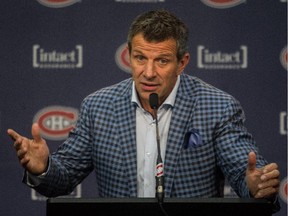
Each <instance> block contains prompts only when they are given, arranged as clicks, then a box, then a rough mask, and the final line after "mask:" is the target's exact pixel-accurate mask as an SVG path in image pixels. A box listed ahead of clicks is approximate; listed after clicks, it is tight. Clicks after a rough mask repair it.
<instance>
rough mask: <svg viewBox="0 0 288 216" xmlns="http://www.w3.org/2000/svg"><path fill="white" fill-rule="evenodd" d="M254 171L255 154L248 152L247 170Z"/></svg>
mask: <svg viewBox="0 0 288 216" xmlns="http://www.w3.org/2000/svg"><path fill="white" fill-rule="evenodd" d="M255 169H256V154H255V152H250V153H249V155H248V165H247V170H248V171H253V170H255Z"/></svg>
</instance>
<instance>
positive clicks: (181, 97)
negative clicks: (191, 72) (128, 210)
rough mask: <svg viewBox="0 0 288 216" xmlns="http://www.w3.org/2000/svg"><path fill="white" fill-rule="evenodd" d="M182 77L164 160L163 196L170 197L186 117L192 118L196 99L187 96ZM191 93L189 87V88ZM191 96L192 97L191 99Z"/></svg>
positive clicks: (186, 123) (185, 125) (184, 131)
mask: <svg viewBox="0 0 288 216" xmlns="http://www.w3.org/2000/svg"><path fill="white" fill-rule="evenodd" d="M183 79H184V77H181V83H180V86H179V89H178V92H177V96H176V100H175V104H174V107H173V113H172V117H171V123H170V128H169V135H168V139H167V147H166V154H165V161H164V175H165V196H166V197H170V196H171V192H172V186H173V180H174V173H175V170H176V169H177V164H178V158H179V155H180V153H181V149H182V145H183V142H184V136H185V133H186V132H187V131H188V122H189V121H187V119H192V115H193V111H194V108H195V105H196V99H195V98H193V97H191V96H188V94H187V90H186V89H185V86H186V85H184V84H183V82H184V80H183ZM189 92H190V93H189V94H191V89H190V90H189ZM191 98H192V99H191Z"/></svg>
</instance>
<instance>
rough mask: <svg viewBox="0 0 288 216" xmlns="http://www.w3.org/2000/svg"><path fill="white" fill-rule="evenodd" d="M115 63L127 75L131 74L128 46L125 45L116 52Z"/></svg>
mask: <svg viewBox="0 0 288 216" xmlns="http://www.w3.org/2000/svg"><path fill="white" fill-rule="evenodd" d="M115 61H116V64H117V65H118V67H119V68H120V69H121V70H123V71H125V72H126V73H131V68H130V61H129V50H128V47H127V44H126V43H124V44H122V45H121V46H119V48H118V49H117V50H116V54H115Z"/></svg>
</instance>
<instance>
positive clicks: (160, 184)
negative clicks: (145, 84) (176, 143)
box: [149, 93, 164, 204]
mask: <svg viewBox="0 0 288 216" xmlns="http://www.w3.org/2000/svg"><path fill="white" fill-rule="evenodd" d="M149 103H150V107H151V108H152V109H153V116H154V118H155V124H156V141H157V151H158V156H157V161H156V176H155V178H156V194H155V195H156V198H157V199H158V202H159V203H160V204H162V203H163V199H164V164H163V161H162V157H161V150H160V136H159V130H158V119H157V109H158V106H159V105H158V94H156V93H151V94H150V95H149Z"/></svg>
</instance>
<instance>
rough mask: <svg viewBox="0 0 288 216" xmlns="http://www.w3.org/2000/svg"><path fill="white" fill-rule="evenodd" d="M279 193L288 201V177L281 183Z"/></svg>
mask: <svg viewBox="0 0 288 216" xmlns="http://www.w3.org/2000/svg"><path fill="white" fill-rule="evenodd" d="M279 194H280V197H281V199H282V200H283V201H284V202H285V203H288V179H287V177H286V178H285V179H283V180H282V181H281V183H280V188H279Z"/></svg>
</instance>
